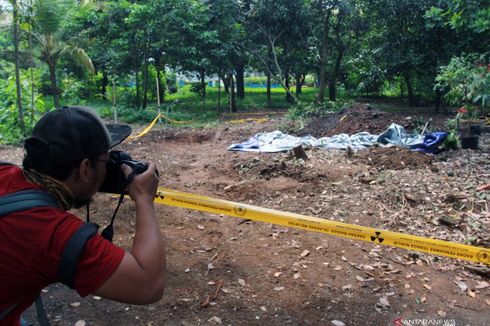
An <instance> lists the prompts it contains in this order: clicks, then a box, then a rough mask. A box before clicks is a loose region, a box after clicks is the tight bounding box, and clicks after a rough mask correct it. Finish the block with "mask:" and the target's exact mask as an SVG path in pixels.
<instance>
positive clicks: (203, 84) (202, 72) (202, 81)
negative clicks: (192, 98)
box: [199, 69, 206, 111]
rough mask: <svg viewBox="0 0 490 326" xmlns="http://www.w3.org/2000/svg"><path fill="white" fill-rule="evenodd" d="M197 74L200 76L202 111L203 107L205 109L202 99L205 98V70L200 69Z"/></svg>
mask: <svg viewBox="0 0 490 326" xmlns="http://www.w3.org/2000/svg"><path fill="white" fill-rule="evenodd" d="M199 75H200V77H201V87H202V90H201V101H202V110H203V111H204V109H205V102H204V100H205V98H206V71H205V70H204V69H202V70H201V71H200V72H199Z"/></svg>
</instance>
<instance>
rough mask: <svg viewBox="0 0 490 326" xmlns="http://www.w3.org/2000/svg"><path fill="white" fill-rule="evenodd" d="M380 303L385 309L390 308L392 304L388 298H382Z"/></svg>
mask: <svg viewBox="0 0 490 326" xmlns="http://www.w3.org/2000/svg"><path fill="white" fill-rule="evenodd" d="M379 303H381V305H382V306H383V307H389V306H390V302H389V301H388V298H386V297H381V298H380V299H379Z"/></svg>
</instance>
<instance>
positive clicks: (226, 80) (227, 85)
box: [223, 74, 230, 95]
mask: <svg viewBox="0 0 490 326" xmlns="http://www.w3.org/2000/svg"><path fill="white" fill-rule="evenodd" d="M223 85H224V87H225V93H226V95H229V94H230V75H229V74H225V76H224V78H223Z"/></svg>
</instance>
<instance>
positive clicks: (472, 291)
mask: <svg viewBox="0 0 490 326" xmlns="http://www.w3.org/2000/svg"><path fill="white" fill-rule="evenodd" d="M468 295H469V296H470V297H472V298H474V297H476V292H475V291H474V290H472V289H468Z"/></svg>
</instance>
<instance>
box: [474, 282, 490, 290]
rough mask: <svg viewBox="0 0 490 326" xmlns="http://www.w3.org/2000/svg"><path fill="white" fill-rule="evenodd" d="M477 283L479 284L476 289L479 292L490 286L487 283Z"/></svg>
mask: <svg viewBox="0 0 490 326" xmlns="http://www.w3.org/2000/svg"><path fill="white" fill-rule="evenodd" d="M476 283H478V284H477V285H476V286H475V289H477V290H481V289H486V288H487V287H489V286H490V284H489V283H488V282H486V281H477V282H476Z"/></svg>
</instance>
